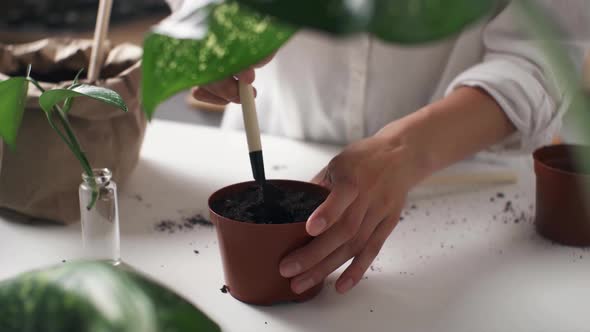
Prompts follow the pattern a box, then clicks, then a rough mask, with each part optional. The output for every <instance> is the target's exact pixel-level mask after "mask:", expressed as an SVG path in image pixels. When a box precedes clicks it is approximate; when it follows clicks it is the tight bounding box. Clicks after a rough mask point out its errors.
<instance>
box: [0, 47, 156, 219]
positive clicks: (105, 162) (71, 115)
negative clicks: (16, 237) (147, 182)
mask: <svg viewBox="0 0 590 332" xmlns="http://www.w3.org/2000/svg"><path fill="white" fill-rule="evenodd" d="M0 49H2V53H3V56H2V57H3V61H2V64H0V100H1V101H0V119H1V120H0V138H2V139H3V142H2V145H4V149H3V151H2V152H1V154H2V156H1V158H0V163H1V164H2V165H1V166H0V168H1V169H0V207H2V208H6V209H10V210H14V211H16V212H19V213H21V214H24V215H26V216H30V217H34V218H40V219H48V220H52V221H57V222H60V223H72V222H76V221H78V220H80V207H79V203H78V196H79V194H78V190H77V188H78V185H79V184H80V182H81V181H82V179H81V178H80V171H79V170H80V166H82V170H83V171H84V172H85V173H86V174H88V173H89V172H90V170H91V169H92V165H97V166H100V167H101V168H103V167H106V168H109V169H110V170H111V171H112V172H113V174H114V176H113V180H114V181H115V182H122V181H124V180H125V179H127V178H128V177H129V176H130V174H131V172H132V171H133V169H134V168H135V166H136V164H137V162H138V161H139V150H140V148H141V144H142V142H143V136H144V132H145V128H146V125H147V121H146V119H145V116H144V113H143V112H141V110H140V107H139V101H138V93H137V92H138V90H139V79H140V76H139V75H140V66H139V60H140V59H141V49H140V48H139V47H135V46H132V45H119V46H116V47H111V46H108V45H105V47H103V53H104V56H105V59H106V61H105V62H104V65H103V66H102V70H101V72H100V75H101V76H100V78H99V79H98V80H94V81H90V80H89V79H88V78H87V77H86V76H87V75H86V72H82V73H81V74H80V75H79V76H78V81H76V82H74V76H76V72H77V71H78V70H79V69H80V68H81V67H84V66H86V65H87V64H88V62H89V59H90V57H91V56H90V55H91V49H92V41H91V40H80V39H59V38H57V39H44V40H40V41H36V42H32V43H26V44H19V45H0ZM31 61H32V62H33V66H32V68H31V69H30V71H27V65H28V64H29V63H30V62H31ZM89 84H92V85H89ZM112 91H116V92H117V93H116V94H114V93H112ZM80 97H84V98H80ZM65 100H68V102H67V103H64V101H65ZM57 107H60V109H61V111H59V110H58V108H57ZM121 109H125V110H126V109H128V110H129V111H128V112H122V111H121ZM50 124H53V125H55V130H57V131H58V133H59V135H57V134H56V132H55V130H54V128H52V127H51V126H50ZM64 124H65V126H64ZM55 165H60V167H59V169H56V168H55ZM50 170H53V171H50Z"/></svg>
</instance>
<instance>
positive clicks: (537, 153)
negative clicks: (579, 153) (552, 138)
mask: <svg viewBox="0 0 590 332" xmlns="http://www.w3.org/2000/svg"><path fill="white" fill-rule="evenodd" d="M564 148H565V149H587V150H588V151H590V145H584V144H555V145H546V146H543V147H540V148H538V149H536V150H535V151H534V152H533V159H534V162H535V166H536V167H539V168H543V169H544V170H546V171H548V172H551V173H554V174H558V175H561V176H569V177H577V178H583V179H590V174H589V173H579V172H571V171H566V170H563V169H560V168H557V167H553V166H550V165H549V164H547V163H546V161H545V160H544V158H542V157H541V156H540V154H542V153H543V152H545V151H547V150H554V149H564ZM536 173H537V176H539V174H538V172H536Z"/></svg>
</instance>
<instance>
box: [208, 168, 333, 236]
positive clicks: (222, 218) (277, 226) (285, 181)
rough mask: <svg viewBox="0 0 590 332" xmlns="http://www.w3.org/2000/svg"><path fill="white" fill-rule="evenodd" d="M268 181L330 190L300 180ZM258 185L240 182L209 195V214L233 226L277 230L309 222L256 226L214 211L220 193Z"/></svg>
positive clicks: (327, 192)
mask: <svg viewBox="0 0 590 332" xmlns="http://www.w3.org/2000/svg"><path fill="white" fill-rule="evenodd" d="M267 181H269V182H271V183H272V182H275V183H276V182H280V183H296V184H298V185H308V186H310V187H316V188H317V189H320V190H324V191H325V192H326V194H329V192H330V191H329V189H328V188H326V187H324V186H320V185H319V184H315V183H311V182H306V181H299V180H288V179H268V180H267ZM254 183H256V181H243V182H238V183H234V184H230V185H228V186H225V187H222V188H220V189H218V190H216V191H215V192H214V193H212V194H211V195H209V199H208V200H207V206H208V208H209V212H210V213H212V214H214V215H215V216H216V217H217V218H212V219H213V220H219V221H223V222H228V223H232V224H239V225H241V226H246V227H259V228H264V227H266V228H270V227H273V228H275V229H278V228H289V227H294V225H301V224H304V223H306V222H307V220H304V221H295V222H291V223H285V224H256V223H250V222H244V221H239V220H235V219H231V218H228V217H225V216H223V215H221V214H219V213H217V212H216V211H215V210H213V208H212V207H211V203H212V202H213V197H214V196H216V195H218V194H219V192H221V191H223V190H227V189H228V188H231V187H237V186H244V185H249V184H254Z"/></svg>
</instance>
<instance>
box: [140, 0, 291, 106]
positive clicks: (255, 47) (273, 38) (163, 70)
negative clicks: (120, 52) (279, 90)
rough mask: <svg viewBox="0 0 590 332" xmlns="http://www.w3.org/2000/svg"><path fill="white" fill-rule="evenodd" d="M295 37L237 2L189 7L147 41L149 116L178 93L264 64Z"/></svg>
mask: <svg viewBox="0 0 590 332" xmlns="http://www.w3.org/2000/svg"><path fill="white" fill-rule="evenodd" d="M294 32H295V29H294V28H292V27H289V26H286V25H281V24H279V23H277V22H276V21H275V20H273V19H271V18H269V17H267V16H264V15H260V14H257V13H255V12H253V11H251V10H248V9H246V8H244V7H243V6H241V5H239V4H238V3H235V2H230V1H228V2H226V1H185V2H184V4H183V7H182V8H181V9H180V10H179V11H178V12H176V13H175V14H174V15H172V16H171V17H169V18H168V19H166V20H164V21H163V22H162V23H161V24H159V25H158V26H156V28H155V29H154V30H153V32H152V33H150V34H149V35H148V36H147V37H146V39H145V41H144V55H143V60H142V84H141V87H142V89H141V91H142V92H141V93H142V102H143V107H144V111H145V112H146V114H147V115H148V117H151V115H152V113H153V112H154V110H155V108H156V106H157V105H158V104H159V103H161V102H162V101H164V100H165V99H167V98H168V97H170V96H172V95H174V94H175V93H177V92H179V91H182V90H184V89H187V88H190V87H192V86H197V85H202V84H206V83H209V82H213V81H216V80H220V79H222V78H225V77H227V76H229V75H232V74H234V73H236V72H239V71H241V70H243V69H245V68H247V67H248V66H250V65H252V64H254V63H257V62H259V61H261V60H263V59H264V58H266V57H268V56H269V55H270V54H272V53H273V52H274V51H276V50H277V49H278V48H279V47H280V46H281V45H283V43H285V42H286V41H287V40H288V39H289V38H290V37H291V35H292V34H293V33H294Z"/></svg>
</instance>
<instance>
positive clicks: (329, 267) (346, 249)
mask: <svg viewBox="0 0 590 332" xmlns="http://www.w3.org/2000/svg"><path fill="white" fill-rule="evenodd" d="M474 105H477V106H474ZM514 131H515V129H514V126H513V125H512V123H511V122H510V120H509V119H508V117H507V116H506V115H505V114H504V112H503V111H502V109H501V108H500V107H499V105H498V104H497V103H496V102H495V100H494V99H493V98H491V97H490V96H489V95H488V94H487V93H486V92H485V91H482V90H481V89H478V88H470V87H461V88H459V89H457V90H455V91H454V92H453V93H451V94H450V95H448V96H447V97H445V98H443V99H441V100H440V101H438V102H435V103H433V104H430V105H427V106H425V107H424V108H422V109H420V110H419V111H417V112H414V113H412V114H410V115H408V116H406V117H404V118H402V119H400V120H397V121H394V122H392V123H390V124H389V125H387V126H385V127H384V128H383V129H381V131H380V132H379V133H377V134H376V135H375V136H373V137H371V138H367V139H365V140H362V141H359V142H358V143H354V144H352V145H350V146H348V147H347V148H346V149H345V150H344V151H343V152H342V153H340V154H339V155H338V156H337V157H335V158H334V159H333V160H332V161H331V162H330V164H329V165H328V166H327V167H326V168H325V169H324V170H323V171H322V172H320V174H319V175H318V176H317V177H316V178H315V179H314V181H315V182H317V183H319V184H322V185H324V186H326V187H328V188H329V189H331V193H330V195H329V196H328V198H327V199H326V201H325V202H324V203H323V204H322V205H320V206H319V207H318V208H317V210H316V211H314V213H313V214H312V215H311V217H310V218H309V220H308V221H307V225H306V227H307V232H308V233H309V234H310V235H312V236H315V239H313V240H312V241H311V242H310V243H309V244H308V245H306V246H305V247H302V248H300V249H297V250H295V251H294V252H293V253H291V254H289V255H288V256H287V257H285V258H284V259H283V260H282V261H281V263H280V266H279V270H280V273H281V275H282V276H284V277H286V278H292V279H291V288H292V289H293V291H294V292H296V293H301V292H304V291H305V290H307V289H309V288H311V287H312V286H314V285H316V284H318V283H320V282H321V281H322V280H323V279H324V278H325V277H327V276H328V275H329V274H330V273H332V272H333V271H335V270H336V269H338V268H339V267H340V266H342V265H343V264H345V263H346V262H347V261H348V260H349V259H350V258H352V259H353V260H352V263H351V264H350V266H348V268H347V269H346V270H345V271H344V272H343V273H342V275H341V276H340V278H339V279H338V281H337V282H336V289H337V290H338V291H339V292H341V293H344V292H346V291H348V290H349V289H351V288H352V287H354V286H355V285H356V284H357V283H358V282H359V280H361V278H362V276H363V274H364V273H365V271H367V268H369V267H370V265H371V262H372V261H373V260H374V259H375V257H376V256H377V254H378V253H379V250H380V249H381V247H382V246H383V243H384V242H385V240H386V239H387V237H388V236H389V234H390V233H391V232H392V231H393V229H394V228H395V226H396V225H397V223H398V220H399V216H400V212H401V210H402V207H403V205H404V200H405V198H406V194H407V192H408V191H409V190H410V188H411V187H412V186H414V185H415V184H417V183H418V182H420V181H421V180H422V179H424V178H425V177H426V176H428V175H430V174H432V173H433V172H435V171H437V170H440V169H442V168H444V167H446V166H448V165H450V164H452V163H454V162H456V161H459V160H462V159H464V158H466V157H468V156H469V155H471V154H473V153H475V152H477V151H479V150H481V149H483V148H485V147H488V146H490V145H492V144H494V143H497V142H499V141H501V140H502V139H504V138H506V137H508V136H509V135H511V134H512V133H513V132H514Z"/></svg>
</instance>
